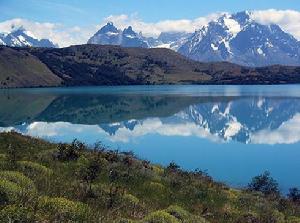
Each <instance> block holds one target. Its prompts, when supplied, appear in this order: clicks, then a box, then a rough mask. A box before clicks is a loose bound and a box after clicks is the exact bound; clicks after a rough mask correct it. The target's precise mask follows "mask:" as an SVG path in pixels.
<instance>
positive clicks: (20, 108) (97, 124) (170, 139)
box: [0, 85, 300, 192]
mask: <svg viewBox="0 0 300 223" xmlns="http://www.w3.org/2000/svg"><path fill="white" fill-rule="evenodd" d="M11 130H15V131H18V132H21V133H23V134H26V135H31V136H37V137H41V138H44V139H47V140H51V141H57V142H71V141H72V140H73V139H74V138H77V139H79V140H81V141H84V142H86V143H88V144H93V143H95V142H97V141H101V142H102V143H103V144H106V145H108V146H110V147H111V148H112V149H119V150H122V151H128V150H131V151H134V153H135V154H136V155H137V156H138V157H140V158H143V159H147V160H150V161H152V162H154V163H159V164H163V165H167V164H168V163H170V162H171V161H175V162H176V163H178V164H179V165H180V166H181V167H182V168H184V169H188V170H194V169H196V168H200V169H202V170H206V171H207V172H208V174H210V175H211V176H213V177H214V179H216V180H219V181H222V182H225V183H227V184H229V185H232V186H235V187H242V186H245V185H247V183H248V182H249V181H250V179H251V178H252V177H253V176H255V175H257V174H260V173H262V172H263V171H265V170H268V171H270V172H271V174H272V176H273V177H274V178H275V179H276V180H277V181H278V182H279V184H280V188H281V189H282V191H284V192H286V191H287V190H288V188H290V187H292V186H297V187H300V172H299V170H300V85H283V86H134V87H132V86H131V87H89V88H50V89H49V88H48V89H47V88H43V89H15V90H0V131H11Z"/></svg>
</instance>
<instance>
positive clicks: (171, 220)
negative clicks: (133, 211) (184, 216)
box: [142, 211, 180, 223]
mask: <svg viewBox="0 0 300 223" xmlns="http://www.w3.org/2000/svg"><path fill="white" fill-rule="evenodd" d="M142 222H143V223H180V221H178V220H177V219H176V218H175V217H174V216H172V215H170V214H169V213H167V212H165V211H156V212H153V213H151V214H149V215H148V216H146V217H145V218H144V219H143V220H142Z"/></svg>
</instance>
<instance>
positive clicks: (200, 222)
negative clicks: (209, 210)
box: [165, 205, 206, 223]
mask: <svg viewBox="0 0 300 223" xmlns="http://www.w3.org/2000/svg"><path fill="white" fill-rule="evenodd" d="M165 212H167V213H169V214H170V215H172V216H174V217H175V218H176V219H177V220H179V221H180V222H183V223H205V222H206V220H205V219H204V218H201V217H199V216H195V215H192V214H191V213H189V212H188V211H186V210H184V209H183V208H181V207H179V206H177V205H171V206H170V207H168V208H167V209H166V210H165Z"/></svg>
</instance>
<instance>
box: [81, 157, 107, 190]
mask: <svg viewBox="0 0 300 223" xmlns="http://www.w3.org/2000/svg"><path fill="white" fill-rule="evenodd" d="M100 170H101V165H100V163H99V160H97V159H91V160H89V159H87V158H85V157H81V158H80V159H79V160H78V169H77V172H76V175H77V177H78V178H79V180H81V181H82V182H84V183H85V184H86V186H87V188H88V191H87V194H88V193H91V192H92V183H93V182H94V180H96V179H97V177H98V176H99V175H100Z"/></svg>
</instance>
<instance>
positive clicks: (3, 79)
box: [0, 46, 62, 88]
mask: <svg viewBox="0 0 300 223" xmlns="http://www.w3.org/2000/svg"><path fill="white" fill-rule="evenodd" d="M61 82H62V79H61V78H60V77H58V76H57V75H55V74H54V73H52V72H51V70H50V69H49V68H48V67H47V66H46V65H45V64H44V63H42V62H41V61H40V60H39V59H38V58H37V57H35V56H33V55H31V54H30V53H28V52H26V50H16V49H13V48H9V47H4V46H0V88H6V87H39V86H58V85H61Z"/></svg>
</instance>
